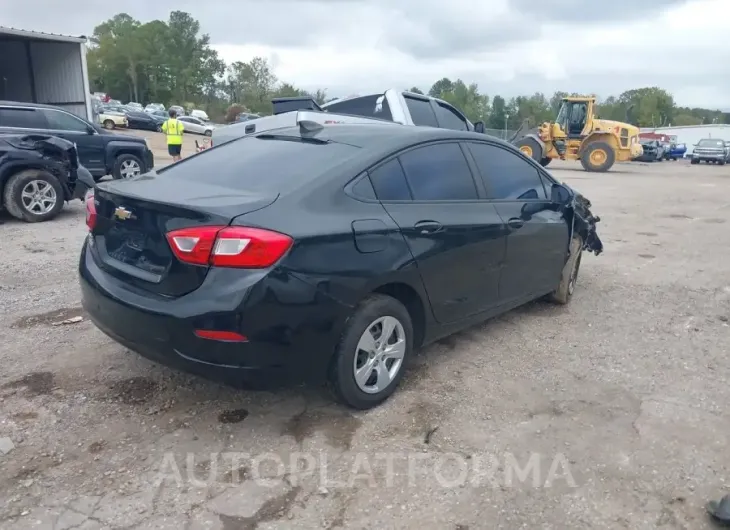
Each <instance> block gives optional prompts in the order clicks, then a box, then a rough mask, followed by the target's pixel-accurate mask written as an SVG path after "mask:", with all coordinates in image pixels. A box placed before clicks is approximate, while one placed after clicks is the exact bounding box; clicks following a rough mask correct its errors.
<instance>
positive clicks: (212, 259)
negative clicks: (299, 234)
mask: <svg viewBox="0 0 730 530" xmlns="http://www.w3.org/2000/svg"><path fill="white" fill-rule="evenodd" d="M167 240H168V242H169V243H170V247H171V248H172V251H173V252H174V253H175V256H177V258H178V259H179V260H180V261H183V262H185V263H191V264H194V265H212V266H214V267H235V268H244V269H263V268H266V267H270V266H271V265H273V264H274V263H276V262H277V261H279V259H281V257H282V256H283V255H284V254H285V253H286V251H287V250H289V248H290V247H291V245H292V242H293V240H292V238H291V237H289V236H287V235H285V234H280V233H279V232H272V231H270V230H263V229H261V228H249V227H245V226H198V227H191V228H182V229H180V230H173V231H172V232H169V233H168V234H167Z"/></svg>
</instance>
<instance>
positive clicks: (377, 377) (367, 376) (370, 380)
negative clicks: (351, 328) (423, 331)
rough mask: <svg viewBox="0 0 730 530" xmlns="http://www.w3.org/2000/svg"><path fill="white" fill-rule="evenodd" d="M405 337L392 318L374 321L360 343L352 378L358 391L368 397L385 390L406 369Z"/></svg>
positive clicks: (397, 322) (401, 327) (400, 327)
mask: <svg viewBox="0 0 730 530" xmlns="http://www.w3.org/2000/svg"><path fill="white" fill-rule="evenodd" d="M405 353H406V333H405V331H404V329H403V324H401V323H400V321H399V320H398V319H397V318H395V317H392V316H385V317H380V318H378V319H376V320H374V321H373V322H372V323H371V324H370V325H369V326H368V327H367V329H365V331H364V332H363V334H362V336H361V337H360V341H359V342H358V343H357V351H356V352H355V360H354V363H353V374H354V376H355V383H356V384H357V386H358V388H359V389H360V390H362V391H363V392H365V393H367V394H377V393H379V392H382V391H383V390H385V389H386V388H387V387H388V386H389V385H390V384H391V383H392V382H393V380H394V379H395V377H396V376H397V375H398V372H399V371H400V369H401V367H402V366H403V358H404V356H405Z"/></svg>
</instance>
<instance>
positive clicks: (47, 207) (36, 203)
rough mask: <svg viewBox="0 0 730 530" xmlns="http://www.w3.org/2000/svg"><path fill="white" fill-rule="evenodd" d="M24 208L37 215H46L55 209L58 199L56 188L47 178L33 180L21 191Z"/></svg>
mask: <svg viewBox="0 0 730 530" xmlns="http://www.w3.org/2000/svg"><path fill="white" fill-rule="evenodd" d="M20 200H21V202H22V203H23V208H25V209H26V210H27V211H28V212H30V213H33V214H36V215H44V214H47V213H48V212H50V211H51V210H53V208H54V207H55V206H56V202H57V201H58V196H57V195H56V190H55V189H54V188H53V186H51V185H50V184H49V183H48V182H46V181H45V180H31V181H30V182H28V184H26V185H25V186H24V187H23V190H22V191H21V192H20Z"/></svg>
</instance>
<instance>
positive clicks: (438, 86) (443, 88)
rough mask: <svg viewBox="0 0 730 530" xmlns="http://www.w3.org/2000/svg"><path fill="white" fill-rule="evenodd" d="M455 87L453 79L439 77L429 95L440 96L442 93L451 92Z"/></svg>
mask: <svg viewBox="0 0 730 530" xmlns="http://www.w3.org/2000/svg"><path fill="white" fill-rule="evenodd" d="M453 89H454V83H452V82H451V79H449V78H448V77H444V78H443V79H439V80H438V81H436V82H435V83H434V84H433V85H432V86H431V88H430V90H429V91H428V95H429V96H431V97H433V98H440V97H441V94H444V93H447V92H451V91H452V90H453Z"/></svg>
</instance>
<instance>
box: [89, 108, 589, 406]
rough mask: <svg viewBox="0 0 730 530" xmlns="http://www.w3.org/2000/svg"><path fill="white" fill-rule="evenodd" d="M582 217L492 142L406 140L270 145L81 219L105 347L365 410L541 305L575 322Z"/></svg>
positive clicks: (241, 148)
mask: <svg viewBox="0 0 730 530" xmlns="http://www.w3.org/2000/svg"><path fill="white" fill-rule="evenodd" d="M589 208H590V202H588V201H587V200H586V199H585V198H583V197H582V196H581V195H578V194H577V193H575V192H574V191H573V190H572V189H570V188H568V187H567V186H564V185H561V184H559V183H558V182H557V181H555V179H554V178H553V177H552V176H551V175H550V174H548V173H547V172H546V171H545V170H544V169H543V168H542V167H541V166H540V165H539V164H536V163H534V162H533V161H532V160H530V159H529V158H527V157H525V156H523V155H522V154H521V153H520V152H519V151H517V150H516V149H515V148H514V147H512V146H510V145H508V144H506V143H504V142H502V141H500V140H498V139H496V138H493V137H490V136H486V135H481V134H477V133H470V132H460V131H452V130H445V129H436V128H428V127H407V126H401V125H396V124H385V123H383V124H371V125H325V126H323V125H319V124H316V123H314V122H302V123H300V126H299V127H293V128H285V129H279V130H277V131H275V132H265V133H260V134H257V135H254V136H248V137H244V138H240V139H238V140H234V141H231V142H229V143H227V144H224V145H222V146H218V147H216V148H213V149H208V150H205V151H203V152H202V153H200V154H197V155H195V156H192V157H190V158H187V159H185V160H183V161H182V162H179V163H177V164H173V165H171V166H168V167H166V168H164V169H161V170H159V171H158V172H157V173H151V174H146V175H142V176H139V177H136V178H133V179H127V180H123V181H113V182H104V183H101V184H100V185H99V186H98V187H97V189H96V192H95V195H94V196H91V197H89V199H88V200H87V224H88V226H89V234H88V237H87V238H86V241H85V243H84V245H83V249H82V251H81V258H80V263H79V273H80V282H81V291H82V300H83V306H84V308H85V310H86V311H87V312H88V314H89V316H90V318H91V320H92V321H93V322H94V323H95V324H96V326H97V327H98V328H100V329H101V330H102V331H104V332H105V333H106V334H107V335H109V336H110V337H112V338H113V339H115V340H116V341H118V342H119V343H121V344H123V345H125V346H127V347H128V348H130V349H131V350H134V351H136V352H138V353H140V354H141V355H144V356H146V357H148V358H150V359H153V360H156V361H158V362H161V363H164V364H168V365H171V366H176V367H179V368H181V369H184V370H187V371H191V372H195V373H199V374H202V375H206V376H208V377H214V378H219V379H222V380H224V381H227V382H231V383H240V382H244V383H245V382H249V383H251V382H253V383H256V382H258V381H261V380H263V379H265V378H266V379H268V378H270V377H274V378H275V379H278V378H276V377H275V376H276V375H277V374H279V375H286V376H287V377H286V379H287V380H290V379H291V378H292V377H293V378H297V379H300V378H303V379H307V380H310V381H311V380H313V379H314V380H321V379H322V378H325V379H328V380H329V381H330V382H331V385H332V387H333V388H334V390H335V393H336V395H337V396H338V397H339V399H340V400H342V401H343V402H344V403H346V404H347V405H349V406H351V407H354V408H358V409H366V408H369V407H373V406H375V405H377V404H378V403H380V402H382V401H383V400H384V399H386V398H387V397H388V396H389V395H390V394H391V393H392V392H393V391H394V390H395V388H396V386H397V384H398V382H399V381H400V379H401V377H402V375H403V371H404V368H405V367H406V366H407V364H408V361H409V360H410V358H411V356H412V355H413V354H414V352H415V350H416V349H418V348H420V347H422V346H424V345H425V344H428V343H431V342H433V341H435V340H438V339H439V338H442V337H444V336H447V335H450V334H452V333H455V332H456V331H458V330H460V329H463V328H465V327H467V326H470V325H473V324H474V323H477V322H480V321H483V320H485V319H487V318H490V317H493V316H495V315H497V314H500V313H503V312H505V311H508V310H510V309H512V308H515V307H517V306H519V305H522V304H524V303H526V302H529V301H531V300H534V299H537V298H541V297H545V296H547V297H549V298H550V299H552V300H553V301H555V302H557V303H562V304H564V303H567V302H568V301H569V300H570V298H571V296H572V295H573V292H574V289H575V285H576V279H577V276H578V271H579V268H580V263H581V255H582V251H583V250H587V251H592V252H595V253H596V254H599V253H600V252H601V251H602V248H603V247H602V244H601V241H600V239H599V238H598V235H597V234H596V230H595V227H596V222H598V221H599V219H598V218H595V217H593V216H592V214H591V212H590V210H589Z"/></svg>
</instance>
